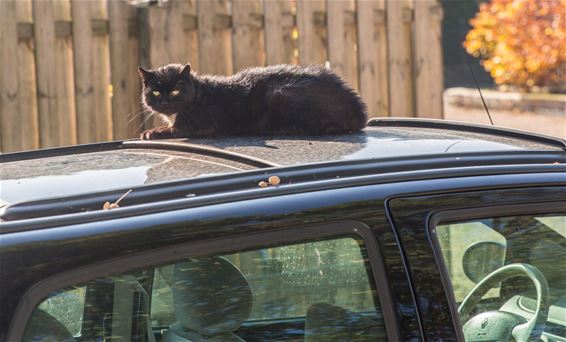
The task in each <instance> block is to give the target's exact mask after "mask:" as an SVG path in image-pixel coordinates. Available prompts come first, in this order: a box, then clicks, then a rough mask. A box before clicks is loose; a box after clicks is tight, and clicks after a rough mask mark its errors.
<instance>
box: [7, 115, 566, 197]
mask: <svg viewBox="0 0 566 342" xmlns="http://www.w3.org/2000/svg"><path fill="white" fill-rule="evenodd" d="M564 146H565V145H564V141H563V140H560V139H556V138H551V137H545V136H539V135H533V134H528V133H523V132H518V131H512V130H506V129H498V128H493V127H489V126H479V125H468V124H461V123H450V122H445V121H438V120H422V119H421V120H407V119H380V120H373V121H370V123H369V125H368V127H367V128H366V129H364V130H363V131H361V132H357V133H351V134H343V135H328V136H252V137H248V136H244V137H222V138H209V139H190V140H187V139H177V140H166V141H140V140H132V141H123V142H111V143H102V144H91V145H82V146H80V145H79V146H74V147H67V148H55V149H46V150H39V151H29V152H23V153H13V154H0V161H2V168H1V170H0V187H1V188H2V191H1V192H0V200H1V201H2V202H1V203H0V206H2V205H4V206H7V205H8V204H13V203H19V202H28V201H38V200H46V199H49V198H61V197H66V196H74V195H79V194H85V193H94V192H101V191H109V190H114V189H127V188H135V187H138V186H143V185H147V184H154V183H164V182H170V181H176V180H184V179H193V178H199V177H200V178H202V177H209V176H213V175H221V174H232V173H238V172H244V171H250V170H254V169H258V168H266V167H278V166H293V165H309V164H317V163H328V162H340V161H344V162H347V161H355V160H381V159H383V160H385V159H387V158H399V157H406V159H407V160H410V159H411V158H416V157H420V156H427V155H448V154H465V153H506V152H514V151H555V152H563V151H564Z"/></svg>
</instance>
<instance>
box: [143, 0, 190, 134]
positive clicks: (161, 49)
mask: <svg viewBox="0 0 566 342" xmlns="http://www.w3.org/2000/svg"><path fill="white" fill-rule="evenodd" d="M143 18H144V20H143V21H142V25H144V26H145V27H144V28H143V32H144V34H143V36H142V38H141V39H142V41H143V42H144V45H145V44H147V45H146V46H147V48H146V49H144V52H143V54H142V65H143V66H145V67H151V68H157V67H160V66H163V65H166V64H170V63H181V64H185V63H188V62H191V66H192V67H193V68H195V69H197V68H198V61H199V58H198V55H197V51H198V49H197V34H196V31H195V30H194V29H195V28H196V27H189V26H187V25H188V24H189V22H190V20H191V19H196V17H195V5H194V2H188V1H183V0H174V1H170V2H168V3H165V4H164V5H162V6H152V7H150V8H148V9H145V15H144V16H143ZM173 38H174V39H173ZM162 125H163V123H162V121H161V119H160V118H158V117H155V118H154V119H153V121H150V122H148V123H147V124H146V127H145V128H151V127H153V126H162Z"/></svg>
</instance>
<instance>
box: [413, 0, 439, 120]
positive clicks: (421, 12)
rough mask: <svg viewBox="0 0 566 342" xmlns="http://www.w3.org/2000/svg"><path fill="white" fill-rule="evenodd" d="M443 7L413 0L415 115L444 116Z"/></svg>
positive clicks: (434, 0)
mask: <svg viewBox="0 0 566 342" xmlns="http://www.w3.org/2000/svg"><path fill="white" fill-rule="evenodd" d="M441 35H442V7H441V6H440V4H439V3H438V1H437V0H420V1H415V77H416V114H417V116H419V117H429V118H438V119H442V118H443V113H442V111H443V108H442V92H443V90H444V80H443V70H442V37H441Z"/></svg>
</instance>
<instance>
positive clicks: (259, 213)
mask: <svg viewBox="0 0 566 342" xmlns="http://www.w3.org/2000/svg"><path fill="white" fill-rule="evenodd" d="M0 161H1V162H2V164H1V195H0V198H1V200H2V204H1V206H2V209H1V212H0V219H1V221H2V223H0V232H1V235H0V303H1V304H0V308H1V309H0V340H1V341H22V340H23V341H151V342H153V341H157V342H159V341H167V342H170V341H209V342H213V341H308V342H313V341H385V340H388V341H464V340H466V341H509V340H515V341H531V340H539V339H542V340H543V341H566V205H565V201H566V172H565V171H566V169H565V164H566V143H565V142H564V140H561V139H556V138H550V137H544V136H539V135H534V134H529V133H523V132H517V131H511V130H505V129H498V128H493V127H487V126H476V125H465V124H458V123H450V122H443V121H433V120H417V119H415V120H409V119H406V120H404V119H383V120H372V121H370V124H369V126H368V128H367V129H365V130H364V131H363V132H360V133H353V134H347V135H340V136H318V137H283V136H278V137H234V138H229V137H227V138H217V139H193V140H190V141H186V140H167V141H139V140H132V141H120V142H109V143H100V144H91V145H82V146H74V147H66V148H55V149H46V150H40V151H30V152H21V153H13V154H2V155H0Z"/></svg>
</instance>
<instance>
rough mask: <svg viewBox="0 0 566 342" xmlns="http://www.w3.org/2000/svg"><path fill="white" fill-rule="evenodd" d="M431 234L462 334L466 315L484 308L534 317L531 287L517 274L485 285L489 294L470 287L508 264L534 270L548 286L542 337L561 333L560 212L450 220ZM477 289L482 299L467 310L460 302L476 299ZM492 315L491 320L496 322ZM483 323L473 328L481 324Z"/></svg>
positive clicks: (565, 301) (564, 228)
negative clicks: (457, 308)
mask: <svg viewBox="0 0 566 342" xmlns="http://www.w3.org/2000/svg"><path fill="white" fill-rule="evenodd" d="M435 232H436V234H435V235H436V237H437V240H438V246H439V248H440V250H441V254H442V259H443V264H444V266H445V268H446V273H447V274H448V278H449V281H450V284H451V288H452V290H453V292H454V297H455V299H456V302H457V304H458V305H459V315H460V319H461V321H462V324H465V325H464V332H465V333H466V327H467V326H469V327H471V326H472V325H473V321H472V320H471V317H473V316H474V315H477V314H479V313H481V312H484V311H488V310H492V311H493V310H495V311H497V310H499V311H501V310H503V311H505V312H508V313H512V314H513V315H518V316H517V317H522V318H521V319H523V318H524V320H527V319H530V318H532V317H533V315H532V314H533V313H534V312H535V310H536V309H537V307H536V299H537V292H536V291H535V285H534V283H533V281H531V280H529V278H528V277H526V276H525V275H524V274H520V272H519V273H515V274H513V276H512V277H510V278H504V279H502V280H499V281H497V282H493V283H491V282H488V284H489V286H488V288H490V290H489V291H485V292H486V293H483V292H481V291H483V290H482V289H481V288H485V286H482V287H478V288H475V289H474V287H475V286H476V285H477V284H478V283H480V282H482V281H483V282H485V281H487V280H488V278H489V277H493V275H494V274H497V273H498V272H503V271H502V270H503V268H504V267H505V268H506V269H507V270H509V269H510V267H514V266H511V265H526V266H525V267H526V268H528V269H531V270H532V269H534V270H535V271H534V272H536V273H538V274H540V276H539V277H538V279H539V280H540V282H541V283H542V284H543V286H544V283H547V284H548V296H547V298H545V300H548V301H549V304H550V309H549V312H547V314H548V322H547V329H546V330H545V333H546V332H547V331H551V335H552V332H553V331H554V333H556V331H558V334H559V336H560V335H562V336H563V334H565V333H566V319H565V317H566V272H564V270H566V216H565V215H564V214H560V215H539V216H537V215H524V216H509V217H497V218H484V219H475V220H469V221H462V222H451V223H448V224H440V225H437V226H436V227H435ZM488 275H490V276H489V277H488ZM477 291H479V292H480V294H479V295H482V296H481V300H480V298H478V303H477V304H476V305H475V307H473V308H471V309H473V310H472V312H468V310H467V308H466V306H465V305H464V304H463V301H465V299H466V297H467V296H469V298H468V299H472V298H474V296H472V295H471V294H472V293H473V294H474V295H475V294H476V292H477ZM478 317H479V316H478ZM493 317H495V316H493ZM493 317H492V318H491V320H493V321H496V319H495V318H493ZM517 319H519V318H517ZM485 322H487V321H485ZM485 322H479V323H478V324H480V325H481V324H484V325H485V324H487V323H485ZM484 328H485V327H484ZM469 329H471V330H470V331H472V330H473V329H472V328H469ZM478 329H481V328H478ZM549 329H550V330H549ZM552 329H555V330H552ZM478 331H479V330H478ZM474 333H476V331H474ZM551 335H548V336H551ZM466 336H469V335H466ZM550 340H552V338H551V339H550Z"/></svg>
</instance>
